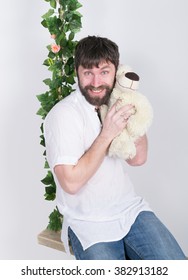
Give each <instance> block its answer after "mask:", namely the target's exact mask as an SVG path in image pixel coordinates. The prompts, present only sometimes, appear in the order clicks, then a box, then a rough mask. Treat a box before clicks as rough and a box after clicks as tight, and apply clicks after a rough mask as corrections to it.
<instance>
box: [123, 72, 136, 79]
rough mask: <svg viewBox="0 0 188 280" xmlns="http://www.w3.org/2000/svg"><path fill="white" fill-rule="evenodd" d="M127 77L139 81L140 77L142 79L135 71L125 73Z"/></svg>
mask: <svg viewBox="0 0 188 280" xmlns="http://www.w3.org/2000/svg"><path fill="white" fill-rule="evenodd" d="M125 77H126V78H128V79H130V80H132V81H139V79H140V78H139V76H138V75H137V74H136V73H134V72H127V73H126V74H125Z"/></svg>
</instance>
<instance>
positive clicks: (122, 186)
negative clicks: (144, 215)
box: [44, 89, 151, 252]
mask: <svg viewBox="0 0 188 280" xmlns="http://www.w3.org/2000/svg"><path fill="white" fill-rule="evenodd" d="M100 131H101V123H100V121H99V118H98V116H97V112H96V111H95V107H94V106H93V105H91V104H89V103H88V102H87V101H86V99H85V97H84V96H83V95H82V94H81V92H80V91H79V89H77V90H76V91H75V92H74V93H72V94H70V95H69V96H68V97H66V98H64V99H63V100H62V101H60V102H59V103H57V104H56V105H55V106H54V107H53V108H52V110H51V111H50V112H49V114H48V115H47V117H46V119H45V123H44V135H45V143H46V153H47V161H48V163H49V165H50V168H51V171H52V173H53V175H54V179H55V182H56V186H57V191H56V200H57V206H58V209H59V211H60V212H61V213H62V215H63V216H64V222H63V229H62V241H63V242H64V244H65V246H66V250H67V252H68V236H67V229H68V227H69V226H70V227H71V229H72V230H73V231H74V232H75V234H76V235H77V237H78V238H79V240H80V242H81V244H82V246H83V248H84V249H87V248H88V247H90V246H91V245H93V244H95V243H98V242H107V241H116V240H120V239H121V238H123V237H124V236H125V235H126V234H127V233H128V232H129V230H130V227H131V225H132V224H133V223H134V221H135V219H136V217H137V215H138V214H139V213H140V212H141V211H145V210H150V211H151V209H150V207H149V206H148V204H147V203H146V202H145V201H144V200H143V199H142V198H141V197H139V196H137V195H136V194H135V192H134V187H133V185H132V183H131V181H130V179H129V177H128V174H127V172H126V162H125V161H124V160H121V159H119V158H116V157H109V156H106V157H105V158H104V160H103V162H102V164H101V166H100V167H99V169H98V170H97V172H96V173H95V174H94V176H93V177H92V178H91V179H90V180H89V181H88V182H87V183H86V184H85V185H84V186H83V187H82V188H81V189H80V191H79V192H77V193H76V194H74V195H71V194H68V193H66V192H65V191H64V190H63V188H62V187H61V186H60V185H59V182H58V180H57V178H56V176H55V174H54V171H53V169H54V167H55V166H56V165H58V164H70V165H76V164H77V162H78V160H79V158H80V157H81V156H82V155H83V154H84V153H85V152H86V151H87V150H88V149H89V147H90V146H91V145H92V143H93V141H94V140H95V138H96V137H97V136H98V134H99V133H100Z"/></svg>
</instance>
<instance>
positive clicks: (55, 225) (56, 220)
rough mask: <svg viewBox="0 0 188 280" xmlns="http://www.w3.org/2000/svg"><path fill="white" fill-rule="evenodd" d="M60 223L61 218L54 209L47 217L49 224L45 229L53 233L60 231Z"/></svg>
mask: <svg viewBox="0 0 188 280" xmlns="http://www.w3.org/2000/svg"><path fill="white" fill-rule="evenodd" d="M62 223H63V216H62V215H61V214H60V212H59V210H58V208H57V207H56V209H54V211H53V212H52V213H51V214H50V215H49V224H48V226H47V228H48V229H50V230H54V231H60V230H61V228H62Z"/></svg>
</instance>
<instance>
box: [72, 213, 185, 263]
mask: <svg viewBox="0 0 188 280" xmlns="http://www.w3.org/2000/svg"><path fill="white" fill-rule="evenodd" d="M69 238H70V242H71V245H72V249H73V252H74V255H75V258H76V259H77V260H126V259H131V260H184V259H186V257H185V255H184V253H183V252H182V250H181V248H180V247H179V245H178V243H177V242H176V240H175V239H174V237H173V236H172V234H171V233H170V232H169V231H168V229H167V228H166V227H165V226H164V225H163V224H162V223H161V222H160V220H159V219H158V218H157V217H156V216H155V214H154V213H153V212H150V211H143V212H141V213H140V214H139V215H138V217H137V218H136V220H135V222H134V224H133V225H132V227H131V229H130V231H129V233H128V234H127V235H126V236H125V237H124V238H123V239H121V240H119V241H113V242H101V243H97V244H94V245H92V246H91V247H89V248H87V249H86V250H83V248H82V245H81V243H80V241H79V240H78V238H77V236H76V235H75V234H74V232H73V231H72V230H71V228H69Z"/></svg>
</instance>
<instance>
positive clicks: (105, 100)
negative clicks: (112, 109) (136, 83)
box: [78, 79, 113, 107]
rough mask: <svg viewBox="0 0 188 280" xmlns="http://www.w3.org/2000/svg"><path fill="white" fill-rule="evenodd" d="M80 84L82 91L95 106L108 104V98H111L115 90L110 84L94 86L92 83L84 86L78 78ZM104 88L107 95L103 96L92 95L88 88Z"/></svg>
mask: <svg viewBox="0 0 188 280" xmlns="http://www.w3.org/2000/svg"><path fill="white" fill-rule="evenodd" d="M78 85H79V88H80V91H81V93H82V94H83V96H84V97H85V99H86V100H87V101H88V102H89V103H90V104H91V105H94V106H97V107H99V106H101V105H103V104H108V100H109V98H110V94H111V92H112V90H113V87H109V86H106V85H101V86H99V87H97V88H96V87H93V86H91V85H89V86H86V87H82V86H81V84H80V81H79V79H78ZM93 89H94V90H103V89H105V90H106V92H105V95H104V96H103V97H98V96H91V95H90V94H89V93H88V90H93Z"/></svg>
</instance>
